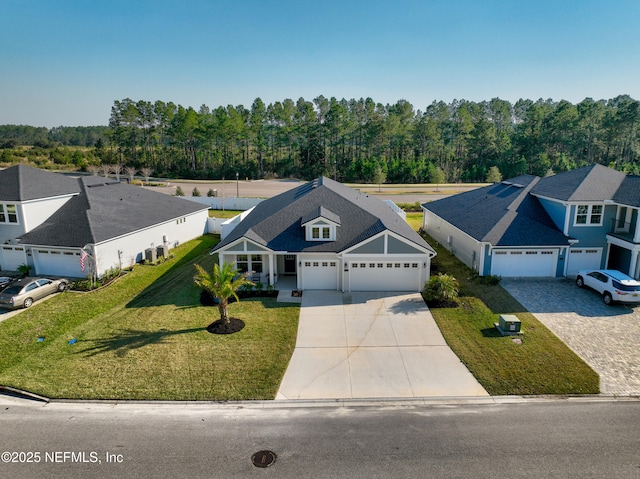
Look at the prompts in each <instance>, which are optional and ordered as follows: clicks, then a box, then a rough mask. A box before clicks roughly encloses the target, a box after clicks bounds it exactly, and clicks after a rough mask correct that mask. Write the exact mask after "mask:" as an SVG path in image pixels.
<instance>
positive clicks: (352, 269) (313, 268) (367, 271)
mask: <svg viewBox="0 0 640 479" xmlns="http://www.w3.org/2000/svg"><path fill="white" fill-rule="evenodd" d="M339 264H340V263H339V262H338V261H335V260H327V259H324V260H323V259H318V260H314V259H311V260H303V261H302V265H301V266H302V271H301V273H302V288H303V289H324V290H334V291H335V290H338V289H340V288H339V277H340V273H341V272H340V269H339ZM420 273H421V271H420V264H419V263H417V262H415V261H400V262H397V261H396V262H389V261H384V262H381V261H363V260H361V261H357V262H356V261H350V262H349V274H348V275H347V278H348V279H347V281H348V284H345V285H344V290H345V291H418V289H419V288H420V285H419V282H420Z"/></svg>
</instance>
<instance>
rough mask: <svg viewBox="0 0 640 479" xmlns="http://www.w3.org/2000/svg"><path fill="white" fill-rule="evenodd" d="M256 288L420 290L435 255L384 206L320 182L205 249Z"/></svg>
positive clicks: (278, 199)
mask: <svg viewBox="0 0 640 479" xmlns="http://www.w3.org/2000/svg"><path fill="white" fill-rule="evenodd" d="M212 253H218V254H219V261H220V263H221V264H222V263H224V262H233V263H235V264H236V266H237V267H238V268H239V269H240V270H242V271H249V272H252V274H253V275H254V279H255V280H256V281H260V282H262V283H263V284H275V283H276V282H278V281H279V280H280V279H282V278H283V277H287V276H288V277H291V278H292V279H294V278H295V285H296V287H297V289H300V290H309V289H319V290H338V291H420V290H421V289H422V288H423V286H424V284H425V282H426V281H427V280H428V278H429V271H430V265H431V258H432V257H433V256H435V251H434V250H433V248H431V246H429V244H427V242H426V241H424V239H423V238H422V237H421V236H420V235H418V234H417V233H416V232H415V231H413V230H412V229H411V227H410V226H409V225H408V224H407V222H406V221H405V220H404V219H403V218H402V217H401V216H400V215H399V214H397V213H396V212H395V211H394V210H393V209H392V208H391V207H390V206H389V205H387V204H386V203H385V202H383V201H381V200H379V199H377V198H374V197H371V196H369V195H367V194H364V193H362V192H360V191H357V190H354V189H352V188H349V187H347V186H345V185H342V184H341V183H338V182H336V181H334V180H331V179H330V178H326V177H320V178H317V179H316V180H313V181H310V182H308V183H305V184H303V185H301V186H299V187H297V188H294V189H292V190H289V191H286V192H284V193H282V194H280V195H278V196H274V197H273V198H270V199H268V200H265V201H263V202H261V203H260V204H258V205H257V206H256V207H255V208H254V209H253V210H252V211H251V212H250V213H249V214H248V215H246V217H245V218H243V219H242V221H240V222H239V223H238V224H237V226H236V227H235V228H234V229H233V230H232V231H231V232H229V234H228V235H227V236H226V237H225V238H224V239H223V240H222V241H221V242H220V243H219V244H218V245H216V247H215V248H214V249H213V251H212Z"/></svg>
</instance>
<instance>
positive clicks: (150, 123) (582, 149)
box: [0, 95, 640, 183]
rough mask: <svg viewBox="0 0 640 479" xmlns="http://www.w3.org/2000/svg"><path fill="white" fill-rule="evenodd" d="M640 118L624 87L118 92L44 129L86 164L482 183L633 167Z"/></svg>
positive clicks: (172, 172) (189, 173)
mask: <svg viewBox="0 0 640 479" xmlns="http://www.w3.org/2000/svg"><path fill="white" fill-rule="evenodd" d="M639 127H640V102H638V101H636V100H634V99H633V98H631V97H629V96H628V95H622V96H618V97H616V98H613V99H609V100H593V99H591V98H586V99H585V100H583V101H581V102H580V103H577V104H572V103H570V102H568V101H564V100H562V101H558V102H556V101H552V100H538V101H532V100H522V99H521V100H518V101H517V102H515V103H510V102H508V101H506V100H501V99H499V98H494V99H492V100H490V101H483V102H472V101H466V100H454V101H453V102H451V103H445V102H442V101H440V102H433V103H432V104H431V105H429V106H428V107H426V108H425V109H424V110H416V109H415V108H414V106H413V105H412V104H411V103H409V102H408V101H406V100H399V101H397V102H396V103H394V104H384V105H383V104H381V103H376V102H374V100H372V99H371V98H366V99H363V98H360V99H357V100H356V99H351V100H346V99H340V100H338V99H336V98H325V97H324V96H318V97H317V98H315V99H314V100H313V101H308V100H305V99H304V98H300V99H298V100H297V101H295V102H294V101H293V100H291V99H285V100H283V101H276V102H273V103H270V104H268V105H267V104H265V103H264V102H263V101H262V100H261V99H260V98H257V99H256V100H255V101H254V102H253V104H252V105H251V107H250V108H245V107H244V106H242V105H237V106H233V105H228V106H226V107H225V106H218V107H216V108H215V109H210V108H209V107H208V106H206V105H202V106H201V107H200V108H199V109H198V110H195V109H194V108H192V107H183V106H181V105H176V104H174V103H171V102H169V103H165V102H163V101H156V102H149V101H142V100H140V101H133V100H131V99H124V100H119V101H115V102H114V104H113V107H112V108H111V116H110V120H109V126H108V127H78V129H79V131H78V132H76V133H77V135H74V134H73V129H72V128H71V129H70V130H69V131H66V129H67V128H69V127H66V128H65V127H61V128H59V129H54V130H56V131H55V132H53V130H49V131H48V132H46V133H47V135H46V137H47V138H48V139H49V141H54V142H56V141H57V142H60V143H61V144H71V143H69V142H71V141H79V140H78V138H79V137H83V138H85V140H84V141H86V142H89V143H88V144H91V145H92V151H91V154H90V155H89V157H88V159H87V163H89V164H94V166H95V164H96V163H106V164H116V165H121V166H122V167H124V166H129V167H132V168H147V169H152V170H153V171H154V174H155V175H156V176H168V177H186V178H210V179H214V178H222V177H226V178H235V175H236V173H238V174H239V175H240V176H241V177H243V178H244V177H249V178H254V179H257V178H276V177H281V178H282V177H291V176H293V177H298V178H303V179H311V178H315V177H317V176H319V175H326V176H330V177H335V178H336V179H337V180H339V181H346V182H378V181H380V179H381V178H383V180H384V179H386V181H387V182H391V183H423V182H430V181H433V180H434V179H436V178H437V179H438V180H440V179H442V178H444V180H445V181H448V182H459V181H468V182H476V181H485V180H486V179H487V176H488V175H489V173H491V176H492V177H494V178H495V173H496V171H498V172H499V173H500V174H501V175H502V176H503V177H514V176H517V175H520V174H524V173H529V174H534V175H538V176H545V175H547V174H552V173H554V172H556V173H557V172H561V171H566V170H570V169H574V168H577V167H580V166H583V165H587V164H593V163H600V164H604V165H607V166H611V167H613V168H616V169H618V170H620V171H624V172H626V173H629V174H640V163H639V161H638V160H639V152H640V134H639V132H640V128H639ZM3 128H5V127H0V146H2V145H3V142H5V141H6V140H7V139H6V138H5V137H4V136H3V131H4V129H3ZM82 128H85V129H84V130H82ZM45 130H46V129H45ZM43 133H44V132H39V134H43ZM62 133H64V135H63V134H62ZM93 134H95V135H96V137H95V138H93V137H91V135H93ZM63 136H66V137H67V138H68V139H66V140H63V139H62V138H63ZM74 138H75V139H74ZM64 141H66V142H68V143H62V142H64ZM91 141H93V143H90V142H91ZM74 163H75V162H74ZM438 182H439V181H438Z"/></svg>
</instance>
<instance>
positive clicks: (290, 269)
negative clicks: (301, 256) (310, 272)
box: [284, 254, 296, 274]
mask: <svg viewBox="0 0 640 479" xmlns="http://www.w3.org/2000/svg"><path fill="white" fill-rule="evenodd" d="M284 274H296V255H295V254H286V255H284Z"/></svg>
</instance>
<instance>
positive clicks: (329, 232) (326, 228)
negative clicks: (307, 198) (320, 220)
mask: <svg viewBox="0 0 640 479" xmlns="http://www.w3.org/2000/svg"><path fill="white" fill-rule="evenodd" d="M306 238H307V241H334V240H335V239H336V233H335V227H334V226H331V225H324V224H315V225H308V226H307V233H306Z"/></svg>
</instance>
